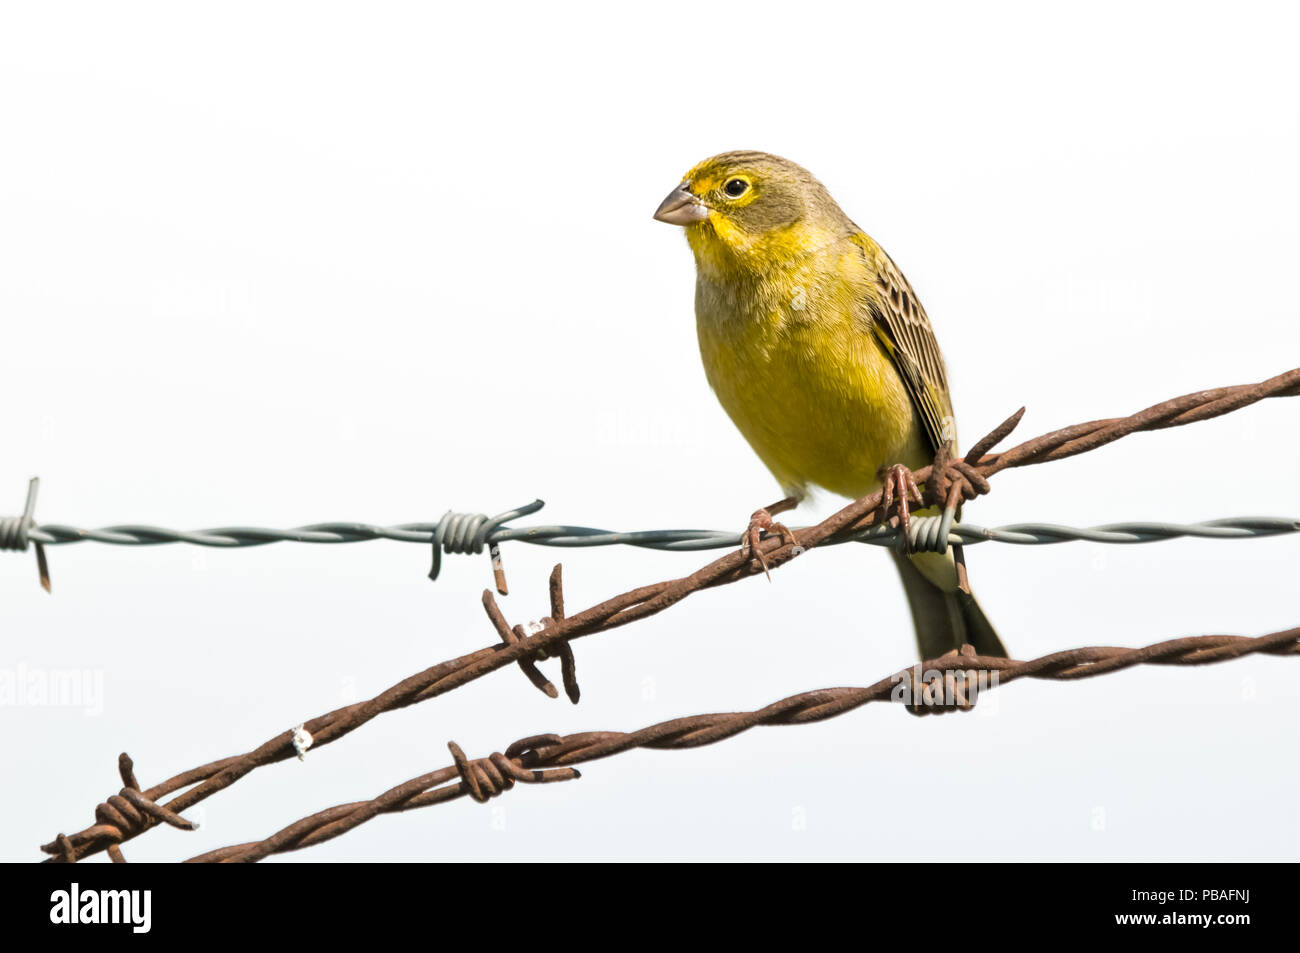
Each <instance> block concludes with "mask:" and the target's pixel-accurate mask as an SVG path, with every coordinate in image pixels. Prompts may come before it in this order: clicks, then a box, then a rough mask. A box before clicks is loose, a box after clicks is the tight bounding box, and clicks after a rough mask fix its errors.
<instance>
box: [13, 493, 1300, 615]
mask: <svg viewBox="0 0 1300 953" xmlns="http://www.w3.org/2000/svg"><path fill="white" fill-rule="evenodd" d="M37 485H38V481H37V480H35V479H33V481H32V489H31V490H29V493H28V506H29V511H30V507H31V505H32V502H33V499H34V492H35V487H36V486H37ZM543 505H544V504H543V503H542V501H541V500H534V501H533V502H532V503H528V504H525V505H524V506H520V507H516V508H514V509H512V510H507V511H505V512H504V513H499V514H497V515H496V516H493V517H488V516H487V515H486V514H483V513H461V512H455V511H450V510H449V511H448V512H447V513H446V514H445V515H444V516H443V517H442V519H441V520H439V521H438V522H437V523H401V524H398V525H395V526H378V525H374V524H371V523H346V522H331V523H313V524H311V525H309V526H296V527H293V528H292V529H272V528H268V527H261V526H225V527H217V528H212V529H198V530H178V529H167V528H164V527H160V526H142V525H135V524H124V525H121V526H105V527H101V528H99V529H84V528H82V527H78V526H69V525H65V524H61V523H47V524H41V525H39V526H36V525H33V526H30V527H26V528H25V529H24V528H23V519H24V518H23V517H10V518H7V519H5V520H0V550H3V549H15V550H22V549H25V548H26V547H27V544H28V543H29V542H30V543H35V544H36V545H37V547H38V555H39V556H40V557H41V559H42V565H43V566H44V567H45V568H43V570H42V572H41V584H42V585H43V586H44V587H45V588H46V589H47V590H48V589H49V588H50V582H49V569H48V566H47V565H46V564H45V563H44V553H43V550H42V549H40V548H39V547H41V546H59V545H65V544H69V543H83V542H97V543H108V544H110V545H115V546H163V545H168V544H172V543H190V544H192V545H195V546H210V547H217V548H222V549H232V548H233V549H238V548H248V547H253V546H266V545H269V544H271V543H282V542H296V543H317V544H335V543H361V542H369V541H371V540H380V539H385V540H393V541H396V542H403V543H423V544H425V545H429V544H432V547H433V565H432V568H431V569H430V570H429V578H430V579H437V578H438V575H439V573H440V571H441V568H442V555H443V553H447V554H456V553H480V552H482V551H483V548H484V546H487V547H488V549H489V554H490V556H491V561H492V568H493V574H494V578H495V580H496V587H497V591H498V592H500V593H501V594H502V595H506V594H508V592H509V589H508V586H507V583H506V578H505V569H504V567H503V565H502V561H501V552H500V545H501V543H503V542H507V541H518V542H523V543H532V544H534V545H537V546H555V547H562V548H576V547H588V546H632V547H636V548H641V549H653V550H662V551H669V552H696V551H703V550H710V549H730V548H733V547H735V546H738V545H739V544H740V542H741V540H742V539H743V536H744V534H743V533H737V532H728V531H726V530H711V529H653V530H637V531H633V532H620V531H617V530H608V529H599V528H597V527H594V526H570V525H558V524H557V525H547V526H506V525H504V524H505V523H507V522H509V521H510V520H513V519H516V518H518V517H519V516H521V515H526V514H528V513H534V512H536V511H537V510H539V509H541V508H542V506H543ZM807 528H808V527H806V526H805V527H796V528H795V530H794V532H795V534H796V536H797V535H798V534H799V533H800V532H801V531H802V530H805V529H807ZM1297 532H1300V519H1295V518H1292V517H1287V516H1238V517H1227V518H1223V519H1213V520H1202V521H1200V522H1193V523H1174V522H1165V521H1129V522H1120V523H1107V524H1105V525H1104V526H1087V527H1081V526H1066V525H1062V524H1059V523H1041V522H1035V523H1009V524H1007V525H1004V526H994V527H987V526H979V525H977V524H974V523H962V522H958V521H955V520H952V519H949V518H947V517H946V516H920V517H916V518H913V519H912V520H910V522H909V526H908V527H907V529H906V530H903V529H900V528H898V527H894V526H872V527H870V528H868V529H866V530H863V531H862V532H860V533H858V534H856V535H851V536H844V537H840V538H834V539H828V540H826V541H825V544H824V545H828V546H838V545H842V544H844V543H867V544H870V545H875V546H883V547H889V548H895V549H897V548H900V547H903V548H907V549H909V550H911V551H913V552H916V551H921V550H932V551H934V552H940V553H942V552H945V551H946V550H947V548H948V547H949V546H960V545H967V546H974V545H978V544H980V543H990V542H995V543H1009V544H1013V545H1018V546H1054V545H1059V544H1061V543H1069V542H1092V543H1107V544H1121V545H1131V544H1135V543H1155V542H1164V541H1167V540H1173V539H1185V538H1189V537H1190V538H1197V539H1259V538H1264V537H1269V536H1279V535H1284V534H1288V533H1297Z"/></svg>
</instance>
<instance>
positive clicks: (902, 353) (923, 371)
mask: <svg viewBox="0 0 1300 953" xmlns="http://www.w3.org/2000/svg"><path fill="white" fill-rule="evenodd" d="M852 241H853V243H854V244H855V245H857V246H858V248H859V249H860V250H861V252H862V256H863V259H864V261H865V262H866V264H867V265H868V266H869V268H870V270H871V273H872V274H873V275H874V281H875V289H874V290H875V292H876V294H874V295H872V296H870V297H869V298H868V300H867V301H866V302H865V308H866V310H867V314H866V315H864V317H866V318H867V319H868V322H869V324H870V330H871V333H872V334H874V335H875V337H876V339H877V340H878V341H879V342H880V346H881V347H882V348H883V349H884V351H885V353H886V354H888V355H889V357H890V359H891V360H892V361H893V362H894V366H895V367H897V368H898V374H899V376H900V377H902V379H903V384H904V386H905V387H906V388H907V393H908V396H910V397H911V398H912V404H913V406H915V407H916V411H917V415H918V416H919V417H920V418H921V423H922V426H923V428H924V430H925V435H926V439H927V440H928V442H929V444H930V449H931V450H933V451H938V449H939V448H940V447H941V446H943V444H944V443H945V442H947V441H949V440H951V441H953V442H954V444H955V443H956V440H957V431H956V426H955V422H954V420H953V415H952V400H951V398H950V397H949V395H948V374H947V372H946V371H945V370H944V366H943V355H942V354H941V353H940V352H939V342H938V341H936V340H935V337H934V329H933V328H931V327H930V319H929V318H928V317H926V314H925V309H924V308H923V307H921V302H920V301H918V300H917V297H916V292H915V291H913V290H912V286H911V285H910V284H909V283H908V281H907V279H906V278H905V277H904V276H903V273H902V272H901V271H899V270H898V266H897V265H895V264H894V262H893V260H892V259H891V258H890V257H889V256H888V255H887V254H885V251H884V249H883V248H881V247H880V246H879V245H877V244H876V243H875V242H874V241H872V239H871V238H869V237H868V236H867V235H865V234H862V233H858V234H857V235H854V236H853V239H852Z"/></svg>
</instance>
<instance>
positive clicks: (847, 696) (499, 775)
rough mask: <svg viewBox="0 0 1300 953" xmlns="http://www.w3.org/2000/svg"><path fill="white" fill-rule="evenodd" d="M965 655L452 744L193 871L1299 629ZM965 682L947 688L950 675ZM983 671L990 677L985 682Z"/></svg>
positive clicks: (1290, 638)
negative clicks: (590, 774)
mask: <svg viewBox="0 0 1300 953" xmlns="http://www.w3.org/2000/svg"><path fill="white" fill-rule="evenodd" d="M966 649H967V650H968V651H964V652H962V653H958V652H957V651H956V650H953V651H952V652H949V653H948V654H947V655H945V656H944V657H943V658H940V659H933V660H929V661H926V662H920V663H917V664H916V665H914V666H909V667H908V668H905V669H902V670H901V671H899V672H896V673H894V674H893V675H890V676H887V677H886V678H883V679H881V680H880V681H878V682H876V683H875V684H874V685H871V686H869V687H866V688H823V689H818V690H815V691H811V692H802V693H800V694H798V695H791V696H790V697H788V698H783V699H781V700H780V701H777V702H773V703H772V704H770V705H767V706H766V707H764V708H759V709H757V710H754V711H744V712H730V713H725V714H712V715H695V716H691V717H686V718H675V719H673V720H671V721H663V722H660V723H658V724H656V725H651V726H649V727H647V728H642V729H641V730H639V731H634V732H621V731H588V732H581V733H577V734H571V735H565V736H560V735H555V734H544V735H532V736H530V737H527V738H521V739H520V740H518V741H516V742H514V743H513V744H511V745H509V746H508V747H507V748H506V749H505V753H504V754H503V753H501V752H493V753H492V754H490V755H489V756H488V757H486V758H479V759H477V760H474V761H470V760H469V759H467V758H466V757H465V754H464V752H463V751H461V749H460V747H459V746H458V745H457V744H456V743H455V742H449V743H448V748H449V749H450V750H451V753H452V759H453V763H452V765H451V766H450V767H445V768H441V769H439V770H437V771H434V772H432V773H429V774H425V775H421V776H420V777H417V778H412V779H411V780H410V781H407V782H405V783H404V784H401V785H398V786H397V787H394V788H390V789H389V790H388V791H385V792H384V793H383V794H381V795H379V796H378V797H376V798H374V799H372V800H369V801H355V802H352V803H350V804H340V805H338V806H336V807H331V808H327V809H325V810H323V811H318V812H316V813H315V814H311V815H309V816H307V817H304V818H303V819H302V820H300V821H297V822H295V823H293V824H290V825H289V826H287V827H284V828H282V829H281V830H279V831H277V832H276V833H274V834H272V835H271V836H270V837H267V838H265V839H264V840H261V841H256V842H252V843H247V844H236V845H233V846H231V847H223V848H219V849H217V850H211V851H207V852H206V853H203V854H200V855H198V856H197V857H192V858H191V859H190V861H189V863H216V862H220V863H240V862H243V863H252V862H256V861H259V860H262V859H263V858H266V857H269V856H271V855H272V854H282V853H287V852H289V851H294V850H301V849H303V848H305V847H312V846H315V845H317V844H320V843H323V842H325V841H327V840H332V839H333V838H335V837H338V836H340V835H342V834H345V833H347V832H348V831H350V830H355V829H356V828H357V827H360V826H361V825H362V824H364V823H365V822H366V821H369V820H370V819H372V818H374V817H377V816H379V815H380V814H391V813H396V812H399V811H409V810H414V809H416V808H421V807H429V806H432V805H434V804H444V803H447V802H448V801H453V800H457V799H459V798H462V797H466V796H468V797H470V798H472V799H473V800H475V801H478V802H480V803H483V802H486V801H487V800H489V799H490V798H493V797H496V796H497V795H499V794H502V793H504V792H505V791H507V790H509V789H510V788H512V787H513V786H514V784H515V782H516V781H520V782H524V783H548V782H554V781H567V780H572V779H576V778H579V777H581V775H580V774H579V773H578V771H577V770H576V769H574V768H572V767H571V766H572V765H575V764H583V763H586V762H589V761H595V760H597V759H599V758H607V757H610V756H611V755H615V754H620V753H622V752H624V751H630V750H632V749H634V748H653V749H655V750H675V749H682V748H697V747H700V746H702V745H710V744H715V743H717V742H719V741H723V740H725V739H727V738H732V737H734V736H736V735H738V734H741V733H742V732H746V731H749V730H750V729H751V728H756V727H759V726H768V725H806V724H812V723H814V722H819V721H824V720H826V719H828V718H834V717H836V716H838V715H843V714H846V713H848V712H850V711H853V710H855V709H857V708H861V707H862V706H864V705H867V704H870V703H871V702H883V701H891V702H902V703H904V704H907V705H908V706H909V710H912V711H913V712H914V713H917V714H922V713H930V712H937V711H950V710H957V711H969V710H970V709H971V708H973V707H974V705H975V703H976V700H977V698H978V694H981V693H983V692H985V691H989V690H991V689H992V688H997V687H999V686H1000V685H1002V684H1005V683H1007V682H1012V681H1016V680H1017V679H1021V678H1033V679H1043V680H1060V681H1070V680H1078V679H1086V678H1094V677H1096V676H1098V675H1105V674H1109V673H1112V672H1118V671H1122V670H1124V669H1127V668H1132V667H1133V666H1135V665H1206V664H1209V663H1212V662H1223V661H1228V660H1229V659H1235V658H1241V657H1243V656H1246V655H1250V654H1254V653H1266V654H1270V655H1279V656H1300V627H1297V628H1294V629H1287V630H1285V631H1281V632H1274V633H1271V634H1269V635H1264V636H1260V637H1258V638H1248V637H1244V636H1231V635H1206V636H1191V637H1188V638H1181V639H1172V640H1169V641H1165V642H1158V643H1156V644H1155V645H1148V646H1146V647H1144V648H1136V649H1121V648H1108V647H1100V646H1098V647H1091V648H1082V649H1071V650H1068V651H1065V652H1053V653H1051V654H1049V655H1044V656H1042V657H1040V658H1037V659H1033V660H1030V661H1023V662H1022V661H1016V660H1014V659H1005V658H987V657H980V656H977V655H975V654H974V650H973V649H972V648H971V647H970V646H966ZM954 673H957V674H961V675H962V676H963V678H961V679H960V684H961V685H962V686H967V687H970V688H973V687H974V686H979V687H978V689H977V691H970V690H968V691H966V692H965V693H963V691H962V689H961V688H958V689H956V690H954V689H953V687H952V686H953V682H948V681H947V677H948V676H951V675H952V674H954ZM989 673H996V675H995V677H993V678H988V677H987V676H988V674H989Z"/></svg>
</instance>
